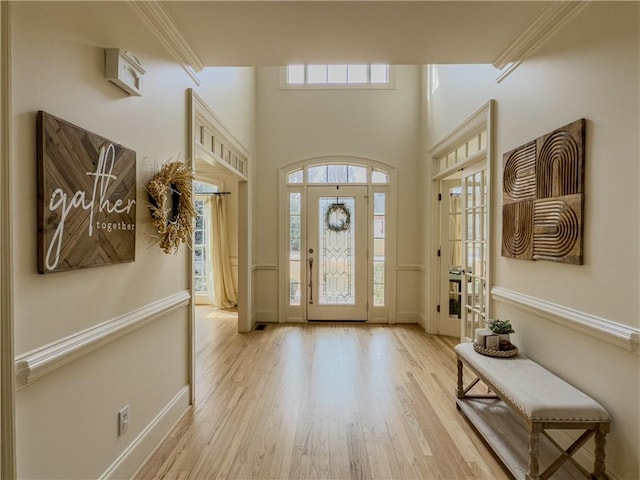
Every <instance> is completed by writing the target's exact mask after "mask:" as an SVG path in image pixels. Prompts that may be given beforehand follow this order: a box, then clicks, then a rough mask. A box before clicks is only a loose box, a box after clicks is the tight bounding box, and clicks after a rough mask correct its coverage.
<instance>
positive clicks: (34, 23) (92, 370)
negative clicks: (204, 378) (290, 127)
mask: <svg viewBox="0 0 640 480" xmlns="http://www.w3.org/2000/svg"><path fill="white" fill-rule="evenodd" d="M12 7H13V9H12V10H13V45H12V48H13V73H12V82H13V105H12V107H13V124H12V137H13V152H12V168H13V178H12V187H13V192H14V195H13V201H14V205H15V207H16V208H15V210H14V213H13V218H12V221H13V224H14V229H13V235H14V257H15V258H14V282H15V291H14V307H15V321H14V322H15V350H16V354H17V355H20V354H23V353H25V352H28V351H30V350H32V349H34V348H37V347H40V346H42V345H45V344H47V343H49V342H55V341H57V340H59V339H61V338H63V337H65V336H68V335H73V334H76V333H78V332H79V331H81V330H84V329H87V328H91V327H94V326H96V325H98V324H100V323H102V322H105V321H108V320H111V319H113V318H116V317H118V316H121V315H126V314H128V313H130V312H132V311H134V310H136V309H139V308H141V307H143V306H145V305H148V304H150V303H152V302H155V301H157V300H161V299H163V298H165V297H168V296H170V295H172V294H175V293H177V292H181V291H184V290H186V289H188V288H189V282H190V280H189V278H188V274H189V273H188V272H189V269H188V265H187V258H188V256H187V253H186V252H187V250H186V249H185V248H183V249H182V250H181V251H180V253H178V254H177V255H165V254H164V253H162V251H161V250H160V249H159V248H158V247H157V246H153V245H152V241H151V238H150V235H151V234H153V231H152V228H151V226H150V222H149V214H148V210H147V208H146V206H145V201H146V192H145V190H144V184H145V183H146V182H147V181H148V179H149V178H150V176H151V175H152V174H153V173H154V171H155V169H156V168H157V167H158V166H159V165H161V164H162V163H164V162H166V161H168V160H171V159H176V158H177V157H178V156H179V157H180V158H185V155H186V152H187V125H188V119H187V114H188V108H187V93H186V89H187V88H191V87H194V83H193V81H192V80H191V79H190V78H189V77H188V76H187V75H186V73H185V72H184V71H183V70H182V68H180V67H179V66H178V65H177V64H175V62H173V61H172V60H170V59H169V58H168V57H167V56H166V55H165V53H164V51H163V50H162V48H160V47H159V44H158V43H157V41H156V40H155V38H154V37H153V36H152V35H151V34H150V33H148V32H146V29H145V27H144V24H143V23H142V21H141V20H139V19H137V17H136V15H135V13H134V12H133V10H131V9H130V8H129V7H128V6H127V5H126V3H121V2H113V3H102V4H92V3H89V4H83V5H81V6H76V5H73V4H72V3H57V2H56V3H54V2H51V3H44V4H37V3H31V2H17V3H15V4H13V6H12ZM120 42H121V43H120ZM113 46H118V47H121V48H123V49H132V48H133V49H134V53H135V54H136V56H137V57H138V58H139V59H140V61H141V62H142V64H143V66H144V68H145V70H146V75H145V76H144V87H143V96H142V97H128V96H127V95H126V94H124V93H123V92H122V91H121V90H120V89H119V88H118V87H116V86H114V85H113V84H111V83H110V82H108V81H107V80H105V78H104V51H103V48H104V47H113ZM136 47H137V49H136ZM254 78H255V76H254V71H253V69H208V70H207V71H205V72H203V74H202V79H203V82H204V83H203V86H202V87H199V88H196V91H198V93H199V94H201V95H202V96H203V98H205V99H206V100H207V101H208V102H210V103H211V107H212V108H213V109H214V110H215V111H216V113H217V114H218V115H219V116H220V117H221V118H222V119H223V121H225V122H227V123H228V125H229V127H230V129H231V130H232V131H233V132H234V133H235V134H236V135H237V136H238V137H239V138H241V139H242V141H243V142H244V143H245V144H246V145H248V146H252V145H253V144H254V130H255V127H254V118H255V114H254V112H255V109H254V100H253V99H254V90H255V89H254ZM37 110H45V111H47V112H49V113H51V114H53V115H56V116H59V117H61V118H63V119H65V120H68V121H70V122H72V123H74V124H76V125H79V126H81V127H83V128H86V129H87V130H90V131H92V132H95V133H97V134H99V135H102V136H104V137H107V138H109V139H111V140H114V141H117V142H119V143H122V144H123V145H125V146H127V147H129V148H131V149H133V150H135V151H136V152H137V185H138V187H137V200H138V204H137V208H136V217H137V235H136V260H135V262H132V263H127V264H120V265H111V266H106V267H101V268H92V269H87V270H78V271H70V272H63V273H56V274H50V275H38V274H37V271H36V237H37V229H36V198H37V194H36V178H35V172H36V168H35V167H36V159H35V151H36V149H35V114H36V111H37ZM188 324H189V308H188V307H184V308H181V309H178V310H177V311H174V312H172V313H169V314H167V315H164V316H162V317H160V318H159V319H157V320H156V321H154V322H152V323H150V324H148V325H147V326H145V327H143V328H141V329H139V330H136V331H135V332H133V333H131V334H129V335H127V336H125V337H122V338H120V339H118V340H116V341H114V342H112V343H110V344H108V345H106V346H104V347H102V348H100V349H98V350H96V351H95V352H93V353H90V354H89V355H86V356H84V357H82V358H81V359H79V360H77V361H75V362H72V363H70V364H68V365H66V366H64V367H62V368H60V369H58V370H55V371H54V372H53V373H51V374H49V375H47V376H45V377H42V378H41V379H40V380H37V381H36V382H35V383H33V384H31V385H28V386H27V387H25V388H23V389H22V390H20V391H19V392H18V393H17V399H16V401H17V405H16V410H17V411H16V415H17V451H18V474H19V476H20V477H21V478H97V477H98V476H100V475H101V474H102V473H103V472H105V470H106V469H107V468H108V467H109V466H110V465H111V464H112V463H113V462H115V461H116V460H117V458H118V456H119V455H120V454H122V453H123V452H124V451H125V449H126V448H128V447H131V446H132V442H133V441H134V439H136V438H137V439H138V440H140V441H141V443H139V444H137V445H134V449H133V451H132V457H131V458H130V459H129V460H130V462H129V463H127V465H125V467H124V469H123V470H121V471H120V473H124V474H126V475H130V474H131V473H133V472H132V470H131V469H132V468H135V466H136V465H137V464H139V463H140V462H141V461H142V460H144V457H145V456H146V454H148V453H149V449H150V448H153V447H154V446H155V442H157V441H158V440H159V439H160V437H161V436H162V435H163V434H164V433H166V431H168V428H169V427H170V426H171V423H172V422H173V421H175V418H176V415H179V413H181V411H183V410H184V407H185V406H186V405H182V407H181V408H180V406H181V404H178V407H177V410H175V409H174V410H172V411H171V412H169V413H168V414H167V415H166V416H165V417H166V418H165V421H168V423H166V424H162V423H160V424H159V425H160V426H158V425H156V428H155V430H154V435H156V437H154V438H153V439H149V438H145V437H139V435H141V433H142V432H143V431H144V429H145V428H147V427H149V426H150V425H152V421H154V419H155V420H157V418H156V417H157V416H158V415H159V414H161V412H162V410H163V409H164V408H165V407H166V406H167V405H169V403H170V402H171V401H172V399H174V398H176V396H177V395H178V394H179V392H181V391H183V390H182V389H183V387H184V386H185V385H187V384H188V382H189V379H188ZM126 404H128V405H129V408H130V425H129V430H128V432H127V434H126V435H124V436H122V437H119V438H118V436H117V412H118V410H119V409H120V408H121V407H123V406H124V405H126ZM171 415H173V417H171ZM158 435H160V437H158Z"/></svg>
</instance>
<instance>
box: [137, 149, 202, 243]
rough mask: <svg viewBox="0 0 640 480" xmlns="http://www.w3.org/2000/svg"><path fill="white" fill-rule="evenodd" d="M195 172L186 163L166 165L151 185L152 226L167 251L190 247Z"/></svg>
mask: <svg viewBox="0 0 640 480" xmlns="http://www.w3.org/2000/svg"><path fill="white" fill-rule="evenodd" d="M193 177H194V173H193V170H192V169H191V168H190V167H189V166H188V165H187V164H186V163H184V162H180V161H175V162H169V163H166V164H165V165H164V166H163V167H162V169H161V170H160V171H159V172H158V173H156V174H155V175H154V176H153V177H152V178H151V180H149V183H148V184H147V191H148V192H149V211H150V212H151V224H152V225H153V227H154V228H155V229H156V231H157V232H158V234H157V236H156V238H157V241H158V243H159V245H160V248H161V249H162V251H163V252H165V253H168V254H172V253H176V252H177V251H178V247H179V246H180V244H181V243H185V244H187V245H190V243H191V236H192V234H193V219H194V217H195V216H196V210H195V207H194V205H193V190H192V188H193Z"/></svg>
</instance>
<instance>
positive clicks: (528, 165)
mask: <svg viewBox="0 0 640 480" xmlns="http://www.w3.org/2000/svg"><path fill="white" fill-rule="evenodd" d="M535 198H536V142H530V143H528V144H526V145H524V146H522V147H520V148H517V149H515V150H512V151H511V152H510V153H508V154H507V160H506V161H505V165H504V203H505V204H507V203H511V202H520V201H523V200H534V199H535Z"/></svg>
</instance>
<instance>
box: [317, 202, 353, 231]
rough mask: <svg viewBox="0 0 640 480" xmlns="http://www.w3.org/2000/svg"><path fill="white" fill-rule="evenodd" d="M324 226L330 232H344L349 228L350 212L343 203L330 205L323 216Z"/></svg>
mask: <svg viewBox="0 0 640 480" xmlns="http://www.w3.org/2000/svg"><path fill="white" fill-rule="evenodd" d="M324 225H325V227H326V228H327V229H328V230H331V231H332V232H346V231H347V230H349V227H350V226H351V212H350V211H349V208H348V207H347V206H346V205H345V204H344V203H332V204H331V205H329V207H328V208H327V211H326V212H325V214H324Z"/></svg>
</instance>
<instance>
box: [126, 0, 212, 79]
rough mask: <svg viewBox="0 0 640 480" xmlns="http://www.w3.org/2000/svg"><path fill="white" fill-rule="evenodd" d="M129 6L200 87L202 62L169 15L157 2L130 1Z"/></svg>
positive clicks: (149, 0)
mask: <svg viewBox="0 0 640 480" xmlns="http://www.w3.org/2000/svg"><path fill="white" fill-rule="evenodd" d="M129 6H130V7H131V8H132V9H133V10H134V11H135V12H136V13H137V14H138V16H139V17H140V18H141V19H142V20H143V21H144V23H145V24H146V25H147V28H149V30H150V31H151V32H152V33H153V34H154V35H155V36H156V37H157V38H158V40H159V41H160V43H162V45H164V47H165V48H166V49H167V51H168V52H169V53H170V54H171V56H173V58H174V59H175V60H176V61H177V62H178V63H179V64H180V66H181V67H182V68H183V69H184V71H185V72H187V75H189V76H190V77H191V79H192V80H193V81H194V82H195V83H196V85H200V84H201V83H202V82H201V81H200V78H199V77H198V72H199V71H201V70H202V69H203V68H204V65H203V63H202V60H200V58H199V57H198V55H197V54H196V52H194V51H193V49H192V48H191V46H190V45H189V43H188V42H187V40H186V39H185V38H184V36H183V35H182V33H181V32H180V30H179V29H178V26H177V25H176V23H175V22H174V21H173V19H172V18H171V16H170V15H169V13H167V11H166V10H165V9H164V7H163V6H162V4H161V3H160V2H159V1H157V0H146V1H144V2H140V1H138V0H129Z"/></svg>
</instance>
